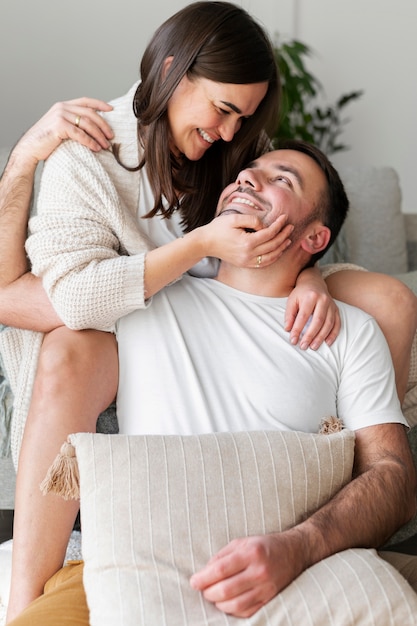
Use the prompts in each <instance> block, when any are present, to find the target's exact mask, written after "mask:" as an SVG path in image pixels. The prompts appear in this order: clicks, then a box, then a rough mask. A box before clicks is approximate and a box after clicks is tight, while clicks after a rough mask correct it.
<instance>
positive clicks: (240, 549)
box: [190, 423, 416, 617]
mask: <svg viewBox="0 0 417 626" xmlns="http://www.w3.org/2000/svg"><path fill="white" fill-rule="evenodd" d="M354 476H355V478H354V480H352V481H351V482H349V483H348V484H347V485H346V486H345V487H344V488H343V489H341V490H340V491H339V492H338V493H337V494H336V496H335V497H334V498H332V499H331V500H330V501H329V502H327V503H326V504H325V505H324V506H322V507H321V508H320V509H318V510H317V511H316V512H315V513H313V514H312V515H311V516H310V517H308V518H307V519H306V520H304V521H303V522H301V523H299V524H298V525H297V526H295V527H294V528H292V529H289V530H286V531H285V532H282V533H272V534H269V535H265V536H254V537H248V538H242V539H237V540H234V541H232V542H231V543H230V544H228V545H227V546H225V547H224V548H223V549H222V550H220V551H219V552H218V553H217V554H216V555H215V556H214V557H213V558H211V559H210V561H209V562H208V563H207V565H206V566H205V567H204V568H203V569H202V570H200V571H199V572H197V573H196V574H194V575H193V576H192V577H191V579H190V584H191V586H192V587H193V588H194V589H196V590H199V591H201V592H202V593H203V595H204V597H205V598H206V600H208V601H210V602H213V604H215V605H216V607H217V608H218V609H219V610H221V611H223V612H225V613H230V614H231V615H234V616H236V617H250V616H251V615H253V614H254V613H255V612H256V611H258V610H259V609H260V608H261V607H262V606H263V605H264V604H266V603H267V602H269V600H271V599H272V598H273V597H274V596H275V595H276V594H277V593H279V592H280V591H281V590H283V589H284V588H285V587H286V586H287V585H289V584H290V583H291V582H292V581H293V580H294V579H295V578H296V577H297V576H298V575H299V574H301V573H302V572H303V571H304V570H306V569H307V568H308V567H310V566H311V565H314V563H318V562H319V561H321V560H323V559H325V558H327V557H328V556H330V555H332V554H335V553H337V552H341V551H342V550H346V549H348V548H353V547H371V548H378V547H380V546H381V545H383V544H384V543H385V542H386V541H387V539H388V538H389V537H390V536H391V535H392V534H393V533H394V532H395V531H396V530H397V529H398V528H399V527H400V526H401V525H402V524H405V523H406V522H407V521H408V520H409V519H410V518H411V517H412V516H413V515H414V514H415V510H416V496H415V489H416V473H415V468H414V462H413V457H412V455H411V451H410V447H409V445H408V441H407V436H406V434H405V430H404V427H403V426H402V425H401V424H395V423H393V424H379V425H377V426H368V427H366V428H362V429H359V430H357V431H356V444H355V463H354Z"/></svg>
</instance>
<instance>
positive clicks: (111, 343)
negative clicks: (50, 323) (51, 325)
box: [37, 327, 118, 394]
mask: <svg viewBox="0 0 417 626" xmlns="http://www.w3.org/2000/svg"><path fill="white" fill-rule="evenodd" d="M117 364H118V357H117V343H116V339H115V336H114V335H112V334H111V333H105V332H101V331H95V330H91V331H90V330H86V331H84V330H82V331H73V330H69V329H68V328H66V327H60V328H57V329H56V330H53V331H51V332H50V333H48V334H47V335H45V338H44V341H43V345H42V349H41V352H40V356H39V362H38V370H37V383H38V384H40V385H42V386H44V387H45V389H44V390H45V391H46V392H47V393H49V394H53V393H60V392H61V388H62V386H63V385H65V387H68V385H70V384H71V383H74V384H80V382H83V381H86V380H88V381H89V383H91V384H93V382H94V378H95V376H97V377H98V376H100V373H101V372H104V371H106V372H108V376H109V378H114V377H117V372H118V365H117Z"/></svg>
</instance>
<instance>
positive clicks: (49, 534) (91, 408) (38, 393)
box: [7, 327, 118, 622]
mask: <svg viewBox="0 0 417 626" xmlns="http://www.w3.org/2000/svg"><path fill="white" fill-rule="evenodd" d="M117 384H118V356H117V344H116V339H115V337H114V335H112V334H110V333H104V332H99V331H93V330H91V331H90V330H85V331H70V330H68V329H67V328H66V327H60V328H58V329H56V330H54V331H52V332H51V333H49V334H48V335H46V336H45V339H44V343H43V346H42V351H41V356H40V361H39V366H38V372H37V377H36V380H35V384H34V390H33V396H32V403H31V408H30V411H29V414H28V418H27V423H26V427H25V432H24V437H23V443H22V449H21V452H20V457H19V464H18V473H17V485H16V501H15V520H14V532H13V563H12V580H11V590H10V599H9V606H8V613H7V622H9V621H11V620H12V619H13V618H14V617H16V616H17V615H18V614H19V613H20V612H21V611H22V610H23V609H24V608H25V607H26V606H27V605H28V604H29V603H30V602H31V601H32V600H33V599H35V598H36V597H38V596H39V595H41V594H42V592H43V588H44V585H45V582H46V581H47V580H48V579H49V578H50V576H52V575H53V574H54V573H55V572H56V571H57V570H58V569H59V568H60V567H61V566H62V563H63V559H64V557H65V551H66V548H67V544H68V539H69V536H70V533H71V530H72V528H73V524H74V520H75V517H76V514H77V511H78V507H79V503H78V502H74V501H65V500H63V499H62V498H60V497H59V496H55V495H52V494H48V495H47V496H44V495H42V494H41V491H40V489H39V485H40V483H41V482H42V480H43V479H44V477H45V475H46V472H47V470H48V468H49V466H50V465H51V463H52V462H53V460H54V458H55V456H56V455H57V453H58V452H59V449H60V447H61V445H62V443H63V442H64V441H65V440H66V438H67V436H68V434H70V433H73V432H94V431H95V429H96V421H97V417H98V415H99V414H100V412H101V411H102V410H104V409H105V408H106V407H107V406H108V405H109V404H110V403H111V402H112V401H113V399H114V398H115V395H116V390H117Z"/></svg>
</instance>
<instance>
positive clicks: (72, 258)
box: [0, 2, 415, 621]
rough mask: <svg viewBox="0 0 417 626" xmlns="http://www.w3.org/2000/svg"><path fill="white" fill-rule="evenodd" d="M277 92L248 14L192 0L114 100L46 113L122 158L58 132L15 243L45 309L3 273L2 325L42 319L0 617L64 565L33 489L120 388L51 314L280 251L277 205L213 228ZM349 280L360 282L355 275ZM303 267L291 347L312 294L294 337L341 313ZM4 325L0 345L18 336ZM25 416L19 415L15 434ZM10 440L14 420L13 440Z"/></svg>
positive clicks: (260, 145)
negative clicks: (221, 199) (32, 210)
mask: <svg viewBox="0 0 417 626" xmlns="http://www.w3.org/2000/svg"><path fill="white" fill-rule="evenodd" d="M233 59H236V61H234V60H233ZM255 59H256V62H255ZM278 93H279V80H278V76H277V72H276V67H275V63H274V62H273V51H272V47H271V45H270V43H269V41H268V39H267V37H266V36H265V34H264V33H263V31H262V30H261V29H260V28H259V26H258V25H257V24H256V23H255V22H254V21H253V20H252V19H251V18H250V17H249V16H248V14H247V13H246V12H245V11H243V10H242V9H240V8H238V7H235V6H234V5H230V4H228V3H223V2H200V3H195V4H193V5H189V6H188V7H186V8H185V9H183V10H182V11H179V12H178V13H177V14H176V15H174V16H173V17H172V18H170V19H169V20H167V22H165V23H164V24H163V25H162V26H161V27H160V29H158V30H157V31H156V33H155V35H154V37H153V39H152V40H151V42H150V44H149V46H148V48H147V49H146V51H145V54H144V57H143V60H142V65H141V83H140V85H138V86H135V87H134V88H133V90H132V91H131V92H130V93H129V94H128V95H127V96H125V97H122V98H120V99H119V100H117V101H115V103H114V108H113V110H112V111H109V108H110V107H109V108H107V109H106V105H104V103H101V104H99V103H97V102H95V103H94V102H92V101H87V102H83V101H73V102H72V103H68V104H67V105H65V106H64V108H63V110H62V111H61V113H62V115H61V117H59V116H58V117H59V123H58V122H57V125H58V126H59V125H60V124H62V125H64V124H65V129H66V130H64V131H63V132H62V128H61V129H60V131H59V132H60V136H61V137H62V138H67V137H70V138H75V139H80V138H83V140H84V142H85V143H86V145H89V143H90V142H91V141H92V140H91V139H88V138H86V136H83V135H80V133H83V132H85V133H87V134H90V135H92V136H93V138H95V140H97V139H98V142H99V145H100V146H101V147H102V148H105V147H107V141H108V139H109V138H110V137H111V133H110V130H109V128H108V127H107V125H106V124H105V122H102V121H99V120H98V119H97V115H96V114H95V112H94V109H99V110H101V111H103V112H105V111H108V112H107V113H105V115H106V119H107V120H108V121H109V123H110V124H111V126H112V129H113V132H114V142H113V143H114V144H115V146H116V147H115V149H114V154H115V155H116V157H117V160H118V161H119V162H120V163H121V164H122V165H123V167H122V166H120V165H118V164H117V163H116V160H115V158H114V155H113V154H111V153H110V151H107V150H102V151H101V152H100V153H99V154H98V155H97V156H94V155H93V154H91V153H90V152H89V151H87V150H85V149H84V148H82V147H80V146H78V145H77V144H74V143H70V142H69V143H66V144H65V145H63V146H61V147H60V148H59V149H58V150H57V151H56V152H55V153H54V154H53V155H52V157H51V158H50V159H48V162H47V164H46V166H45V176H44V183H43V189H42V192H41V196H40V203H39V216H38V217H37V218H35V219H34V220H33V222H32V230H33V234H32V236H31V238H30V239H29V242H28V251H29V253H30V256H31V260H32V262H33V268H34V271H35V274H38V273H39V274H42V276H43V280H44V285H45V287H46V289H47V292H48V296H49V298H50V299H51V300H52V303H53V305H54V310H56V311H58V315H57V314H56V313H55V311H54V310H53V309H52V307H51V305H50V302H49V300H48V299H47V298H46V297H45V295H44V294H43V292H42V289H41V287H40V284H39V281H38V280H36V279H35V278H34V277H33V276H32V275H30V274H24V269H23V266H22V261H21V262H20V265H19V266H18V267H19V268H20V273H21V274H22V278H20V279H19V280H17V281H16V280H15V278H16V277H17V275H16V274H14V275H13V276H12V273H13V269H7V270H4V274H3V276H4V279H3V284H4V285H6V284H7V285H8V287H7V289H8V293H9V295H10V296H12V295H13V298H10V299H9V300H8V302H14V304H15V306H14V310H12V311H11V313H10V315H9V317H8V314H7V306H8V305H7V304H5V312H4V314H3V313H2V314H1V318H0V319H1V321H3V322H5V323H9V324H13V325H14V326H20V327H25V328H29V329H32V330H41V331H52V332H49V333H48V334H47V335H46V336H45V337H44V338H43V345H42V350H41V353H40V358H39V366H38V372H37V376H36V380H35V384H34V386H33V395H32V401H31V405H30V410H29V413H28V418H27V422H26V429H25V434H24V437H23V442H22V447H21V451H20V457H19V471H18V481H17V492H16V507H15V530H14V554H13V575H12V585H11V595H10V602H9V609H8V621H10V620H11V619H12V618H13V617H14V616H16V615H17V614H18V613H19V612H20V611H21V610H22V609H23V608H24V607H25V606H26V605H27V604H28V603H29V602H30V601H31V600H32V599H34V598H35V597H37V596H38V595H39V594H41V593H42V589H43V585H44V583H45V581H46V580H47V579H48V578H49V577H50V576H51V574H52V573H54V572H55V571H56V570H57V569H58V568H59V567H60V566H61V564H62V559H63V555H64V551H65V547H66V544H67V540H68V536H69V533H70V531H71V528H72V525H73V520H74V517H75V515H76V512H77V511H76V509H77V507H76V506H74V503H73V502H67V503H62V501H58V500H57V501H55V500H54V497H53V496H47V497H46V498H44V497H43V496H41V495H40V492H39V488H38V485H39V483H40V482H41V480H42V478H43V477H44V475H45V473H46V469H47V468H48V467H49V465H50V463H51V461H52V460H53V458H54V456H55V454H56V452H57V450H58V449H59V446H60V444H61V443H62V441H63V440H65V438H66V435H67V434H68V433H69V432H74V431H80V430H94V429H95V422H96V419H97V415H98V414H99V413H100V412H101V411H102V410H103V409H104V408H106V406H107V405H108V404H109V403H110V402H111V401H112V399H113V398H114V396H115V392H116V388H117V374H118V372H117V350H116V346H115V341H114V336H113V335H112V334H111V333H109V332H107V333H102V332H97V331H91V330H83V331H82V332H75V331H70V330H69V329H68V328H67V327H65V326H63V325H62V324H63V323H64V324H66V326H70V327H73V328H77V329H88V328H98V329H102V330H111V328H112V325H113V324H114V322H115V321H116V320H117V319H118V318H119V317H120V316H121V315H124V314H126V313H128V312H130V311H131V310H134V309H136V308H141V307H143V306H146V305H147V304H148V301H149V298H150V297H151V296H152V295H153V294H154V293H155V292H156V291H158V290H159V289H161V288H162V287H164V286H165V285H166V284H168V283H169V282H171V281H173V280H176V279H177V278H179V277H180V276H181V274H182V273H183V272H185V271H188V270H190V269H191V268H193V269H192V271H193V272H194V273H196V274H197V275H213V274H215V272H216V263H215V262H213V258H222V259H225V260H227V259H229V260H231V259H233V260H234V261H235V262H236V259H237V260H238V264H240V265H242V266H248V265H251V266H256V265H259V264H260V263H262V264H268V263H271V262H273V261H274V260H275V259H276V258H277V257H278V256H279V255H280V254H281V253H282V252H283V250H285V248H286V246H287V245H288V244H289V236H290V233H291V229H292V227H291V225H286V226H285V227H284V225H285V217H284V218H283V219H282V220H281V221H277V222H276V223H275V224H273V225H272V226H271V227H269V228H268V229H263V230H257V229H259V227H260V224H259V223H258V222H257V220H256V219H254V218H251V219H249V218H248V217H243V216H237V215H230V216H228V217H227V218H224V219H227V220H228V226H229V227H228V230H227V231H226V232H225V229H224V222H222V228H221V230H220V229H219V228H217V224H216V221H215V220H214V221H213V222H212V221H211V219H212V217H213V214H214V208H215V202H216V200H217V196H218V195H219V191H220V190H221V188H222V187H223V186H224V184H225V182H229V181H230V180H231V179H232V178H233V177H234V176H236V173H237V172H238V170H239V169H240V168H241V167H242V165H243V164H244V163H246V162H248V161H250V160H252V159H253V158H255V157H256V156H258V155H259V154H260V153H261V152H262V151H263V150H265V149H266V148H267V143H268V142H267V141H266V139H264V138H263V137H264V136H263V129H264V128H266V129H268V125H269V123H270V122H271V120H273V119H276V114H277V105H278ZM132 101H133V103H134V111H135V116H136V117H133V115H132V113H131V110H132ZM83 104H87V105H88V106H89V108H87V109H85V108H83ZM97 124H98V126H97ZM68 126H70V127H71V129H70V130H68ZM136 132H137V136H138V140H139V141H137V140H136ZM260 138H261V139H260ZM57 141H58V140H57ZM30 144H31V137H30V135H29V136H28V137H26V139H25V140H24V142H23V148H22V145H21V144H20V145H18V146H17V153H16V150H15V152H14V156H13V157H12V160H11V163H9V166H10V167H9V168H8V170H7V171H6V183H7V182H8V180H11V179H12V178H13V180H14V181H16V177H13V171H16V170H14V169H13V166H14V165H16V163H17V164H18V170H19V163H20V164H22V165H24V170H25V172H26V173H25V175H23V176H22V177H20V179H19V176H18V190H17V191H19V192H20V193H19V194H17V195H16V193H13V194H11V193H10V188H9V189H8V190H6V191H7V193H6V194H5V196H6V204H7V198H12V201H11V202H9V210H8V211H6V213H5V215H7V214H8V215H10V216H11V217H12V220H11V221H13V228H14V229H15V232H16V233H18V234H19V237H18V236H17V234H16V235H15V236H14V238H13V241H14V242H16V248H15V254H16V256H19V255H20V257H19V258H21V252H20V250H21V246H22V233H23V231H24V229H23V221H24V222H25V223H26V217H27V213H26V212H25V211H23V210H19V209H21V207H22V206H26V205H27V204H28V193H27V191H25V192H24V193H21V189H22V184H24V183H25V182H26V183H27V181H28V179H30V176H31V174H33V171H34V168H35V163H36V160H39V159H38V156H39V155H37V154H36V151H33V153H32V154H31V150H30ZM50 147H51V148H52V145H51V144H50ZM89 147H93V146H89ZM46 152H47V151H46ZM28 155H29V156H28ZM34 155H35V156H34ZM40 158H44V156H40ZM28 163H29V165H28ZM138 164H139V165H138ZM27 167H28V168H29V170H27ZM28 171H29V177H28V175H27V172H28ZM3 182H4V181H2V183H3ZM2 188H3V187H2ZM24 188H25V190H26V189H27V185H26V186H25V187H24ZM138 206H139V211H138V212H137V207H138ZM16 215H17V216H18V217H17V219H16V220H13V216H16ZM22 216H23V217H22ZM164 217H166V218H167V219H163V218H164ZM138 218H141V219H138ZM142 218H143V219H142ZM6 226H7V223H6ZM283 227H284V228H283ZM13 228H10V232H11V235H13ZM248 231H256V232H248ZM3 232H4V231H3ZM51 235H53V236H51ZM206 257H211V259H207V258H206ZM8 265H12V264H11V263H9V264H8ZM363 274H364V273H363ZM357 276H358V285H360V280H361V279H360V278H359V277H360V276H362V273H360V274H359V273H358V274H357ZM306 279H307V288H306V291H305V290H304V294H306V295H305V296H304V299H303V302H302V303H301V304H300V299H301V296H300V293H299V291H297V290H295V291H294V293H293V297H292V306H291V307H290V310H289V312H288V318H289V324H288V327H289V328H290V327H291V326H292V329H293V331H292V341H293V342H294V343H296V342H297V341H298V338H299V334H300V332H301V330H302V328H303V327H304V325H305V322H306V320H307V318H308V317H309V315H310V313H311V312H312V310H313V309H314V305H315V304H316V307H315V314H314V316H313V322H312V324H311V325H310V327H309V329H308V331H307V332H306V334H305V335H304V337H303V342H304V347H307V346H308V345H309V344H310V343H311V341H313V340H314V343H313V344H312V345H313V347H315V346H317V345H318V344H319V343H320V342H321V341H322V340H323V338H326V337H327V339H326V340H327V341H328V342H331V341H332V340H333V339H334V337H335V336H336V334H337V329H338V322H337V318H336V322H335V316H336V312H335V308H334V307H333V306H329V303H328V299H327V296H326V292H325V290H323V288H320V287H319V288H318V291H319V295H317V290H315V289H312V287H311V286H312V285H313V286H314V285H315V284H316V281H317V284H320V283H319V282H318V281H319V279H318V278H317V277H316V276H315V275H314V274H312V272H311V271H310V272H306V275H305V276H304V277H301V279H300V280H301V281H303V280H306ZM12 281H13V282H12ZM23 285H24V286H26V285H29V286H30V287H29V288H30V289H31V291H30V293H29V294H28V292H24V295H22V293H23ZM312 293H313V294H316V295H314V296H313V302H310V299H311V298H310V296H311V294H312ZM28 295H29V296H30V297H28ZM305 301H307V304H304V302H305ZM28 302H30V308H29V307H28ZM9 306H10V307H11V305H9ZM21 319H22V321H21ZM294 320H295V321H294ZM414 323H415V320H414ZM53 329H55V330H53ZM404 334H405V333H404ZM7 335H8V336H9V345H11V344H12V343H13V340H14V339H13V338H14V337H15V336H16V334H14V333H13V332H12V333H10V332H9V331H8V333H7ZM10 337H12V339H11V340H10ZM35 344H36V341H35ZM38 344H40V341H39V342H38ZM24 356H26V355H24ZM34 356H35V359H36V357H37V353H36V352H35V353H34ZM20 390H22V393H18V394H16V399H17V401H18V402H20V409H19V407H17V409H16V407H15V416H14V422H15V424H14V427H15V429H16V428H17V426H18V425H17V426H16V424H17V423H18V422H19V415H20V414H22V415H23V414H24V409H25V406H24V405H25V402H27V401H28V395H27V392H29V393H30V390H31V386H30V385H26V386H25V388H24V390H25V392H26V393H23V387H21V388H20ZM19 410H20V413H19ZM23 424H24V417H22V419H20V425H21V426H22V430H23ZM20 436H21V432H19V430H18V428H17V431H16V430H15V437H14V438H15V441H16V442H17V446H18V445H19V443H20ZM45 529H47V531H45ZM40 542H42V550H39V545H40Z"/></svg>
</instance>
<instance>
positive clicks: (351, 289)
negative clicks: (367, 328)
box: [326, 270, 417, 402]
mask: <svg viewBox="0 0 417 626" xmlns="http://www.w3.org/2000/svg"><path fill="white" fill-rule="evenodd" d="M326 283H327V286H328V288H329V291H330V293H331V295H332V296H333V298H336V299H337V300H341V301H342V302H347V303H348V304H352V305H354V306H357V307H359V308H360V309H363V310H364V311H366V312H367V313H369V314H370V315H372V316H373V317H374V318H375V319H376V321H377V322H378V324H379V326H380V328H381V329H382V332H383V333H384V335H385V338H386V340H387V343H388V346H389V348H390V351H391V356H392V361H393V364H394V369H395V380H396V384H397V392H398V396H399V398H400V401H401V402H403V400H404V396H405V393H406V391H407V382H408V374H409V369H410V357H411V347H412V344H413V341H414V338H415V334H416V329H417V297H416V296H415V295H414V293H413V292H412V291H411V289H409V288H408V287H407V286H406V285H404V284H403V283H402V282H401V281H399V280H397V279H396V278H393V277H392V276H387V275H386V274H377V273H375V272H361V271H355V270H342V271H340V272H336V273H334V274H331V275H330V276H329V277H328V278H326Z"/></svg>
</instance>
